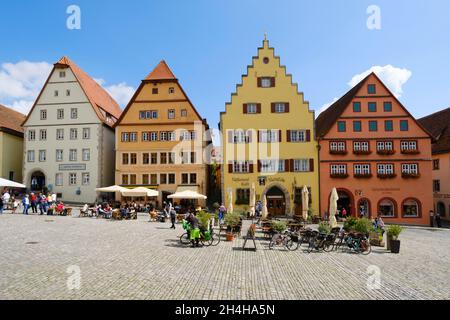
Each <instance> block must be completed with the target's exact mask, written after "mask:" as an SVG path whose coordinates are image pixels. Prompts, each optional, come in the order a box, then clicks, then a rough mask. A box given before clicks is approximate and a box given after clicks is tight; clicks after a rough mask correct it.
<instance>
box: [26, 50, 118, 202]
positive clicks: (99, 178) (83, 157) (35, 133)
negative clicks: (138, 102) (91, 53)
mask: <svg viewBox="0 0 450 320" xmlns="http://www.w3.org/2000/svg"><path fill="white" fill-rule="evenodd" d="M120 114H121V109H120V107H119V105H118V104H117V103H116V102H115V101H114V99H112V98H111V96H110V95H109V94H108V93H107V92H106V91H105V90H104V89H103V88H102V87H101V86H100V85H99V84H97V83H96V82H95V81H94V80H93V79H92V78H91V77H89V75H87V74H86V73H85V72H84V71H83V70H81V69H80V68H79V67H78V66H77V65H75V64H74V63H73V62H72V61H70V60H69V59H68V58H67V57H63V58H62V59H61V60H60V61H58V62H57V63H55V65H54V68H53V70H52V72H51V73H50V76H49V78H48V79H47V82H46V83H45V85H44V87H43V89H42V91H41V93H40V94H39V96H38V98H37V100H36V102H35V104H34V106H33V108H32V109H31V111H30V113H29V114H28V117H27V118H26V120H25V122H24V124H23V127H24V133H25V136H24V163H23V168H24V169H23V179H24V184H25V185H26V186H27V187H28V188H29V190H32V191H41V190H44V191H46V190H47V189H48V190H51V191H54V192H56V193H57V194H58V198H59V199H61V200H63V201H67V202H73V203H92V202H94V201H95V200H96V198H97V193H96V192H95V188H97V187H103V186H109V185H112V184H114V170H115V155H114V140H115V139H114V130H113V129H112V126H113V125H114V123H115V122H116V121H117V119H118V118H119V117H120Z"/></svg>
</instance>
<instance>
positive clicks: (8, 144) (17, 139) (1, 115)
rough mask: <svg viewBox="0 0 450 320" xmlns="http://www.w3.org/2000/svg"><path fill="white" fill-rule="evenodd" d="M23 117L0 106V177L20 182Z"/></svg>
mask: <svg viewBox="0 0 450 320" xmlns="http://www.w3.org/2000/svg"><path fill="white" fill-rule="evenodd" d="M24 120H25V115H23V114H21V113H19V112H17V111H14V110H12V109H10V108H7V107H5V106H2V105H0V177H2V178H4V179H8V180H11V181H16V182H22V158H23V128H22V126H21V124H22V122H23V121H24Z"/></svg>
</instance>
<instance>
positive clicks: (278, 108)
mask: <svg viewBox="0 0 450 320" xmlns="http://www.w3.org/2000/svg"><path fill="white" fill-rule="evenodd" d="M285 112H286V103H284V102H276V103H275V113H285Z"/></svg>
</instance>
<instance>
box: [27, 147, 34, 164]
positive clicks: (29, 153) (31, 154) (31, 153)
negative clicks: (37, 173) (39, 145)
mask: <svg viewBox="0 0 450 320" xmlns="http://www.w3.org/2000/svg"><path fill="white" fill-rule="evenodd" d="M27 160H28V162H35V161H36V158H35V153H34V150H28V151H27Z"/></svg>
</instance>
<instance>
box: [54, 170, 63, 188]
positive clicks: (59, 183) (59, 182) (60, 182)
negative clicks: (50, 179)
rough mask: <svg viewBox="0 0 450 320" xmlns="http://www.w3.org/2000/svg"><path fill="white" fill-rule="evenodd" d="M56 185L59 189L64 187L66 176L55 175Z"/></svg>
mask: <svg viewBox="0 0 450 320" xmlns="http://www.w3.org/2000/svg"><path fill="white" fill-rule="evenodd" d="M55 185H56V186H57V187H62V186H63V185H64V174H62V173H57V174H55Z"/></svg>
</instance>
